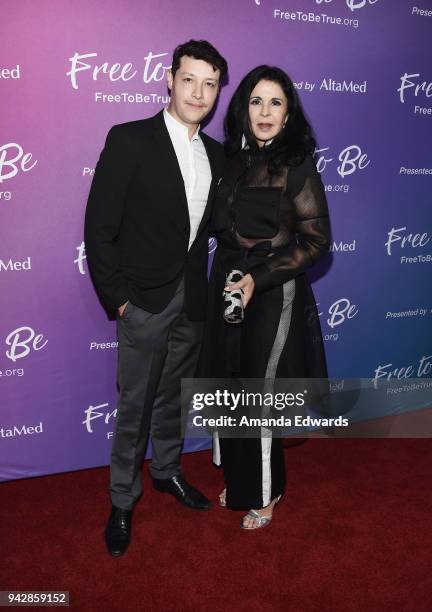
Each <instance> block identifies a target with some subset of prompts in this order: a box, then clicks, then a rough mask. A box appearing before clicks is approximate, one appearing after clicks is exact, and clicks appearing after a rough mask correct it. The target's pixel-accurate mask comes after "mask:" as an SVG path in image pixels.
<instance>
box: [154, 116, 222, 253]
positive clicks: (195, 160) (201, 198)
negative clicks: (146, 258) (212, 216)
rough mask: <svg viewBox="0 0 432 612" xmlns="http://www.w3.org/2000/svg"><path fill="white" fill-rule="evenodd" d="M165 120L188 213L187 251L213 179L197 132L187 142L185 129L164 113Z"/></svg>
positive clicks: (200, 217) (193, 237)
mask: <svg viewBox="0 0 432 612" xmlns="http://www.w3.org/2000/svg"><path fill="white" fill-rule="evenodd" d="M163 114H164V120H165V125H166V126H167V129H168V132H169V135H170V138H171V142H172V144H173V147H174V150H175V153H176V156H177V161H178V164H179V166H180V170H181V173H182V177H183V181H184V186H185V192H186V198H187V204H188V209H189V221H190V236H189V247H188V248H189V249H190V247H191V245H192V243H193V241H194V240H195V238H196V235H197V232H198V227H199V224H200V223H201V219H202V216H203V214H204V209H205V207H206V204H207V198H208V194H209V190H210V183H211V179H212V175H211V169H210V164H209V161H208V157H207V153H206V150H205V147H204V143H203V141H202V140H201V137H200V136H199V134H198V132H199V126H198V128H197V131H196V132H195V134H194V135H193V136H192V139H189V133H188V128H187V127H186V126H185V125H183V124H181V123H179V122H178V121H177V119H174V117H173V116H172V115H170V114H169V112H168V111H167V109H165V110H164V113H163Z"/></svg>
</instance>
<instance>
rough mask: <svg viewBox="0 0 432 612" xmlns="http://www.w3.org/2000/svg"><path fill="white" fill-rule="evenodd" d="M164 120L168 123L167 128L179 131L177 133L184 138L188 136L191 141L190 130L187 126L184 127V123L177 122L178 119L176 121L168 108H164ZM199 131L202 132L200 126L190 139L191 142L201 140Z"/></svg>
mask: <svg viewBox="0 0 432 612" xmlns="http://www.w3.org/2000/svg"><path fill="white" fill-rule="evenodd" d="M164 119H165V123H166V126H167V127H169V128H170V129H172V130H175V131H177V133H178V134H181V135H182V136H186V138H187V139H188V140H189V130H188V128H187V127H186V126H185V125H183V124H182V123H180V121H177V119H175V118H174V117H173V116H172V115H171V114H170V113H169V112H168V109H167V108H164ZM199 131H200V126H198V127H197V129H196V132H195V134H194V135H193V136H192V138H191V139H190V141H191V142H193V141H194V140H198V139H199Z"/></svg>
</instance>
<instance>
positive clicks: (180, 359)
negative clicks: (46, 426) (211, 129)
mask: <svg viewBox="0 0 432 612" xmlns="http://www.w3.org/2000/svg"><path fill="white" fill-rule="evenodd" d="M226 71H227V64H226V61H225V60H224V58H223V57H222V56H221V55H220V54H219V53H218V51H217V50H216V49H215V48H214V47H213V46H212V45H211V44H210V43H208V42H207V41H189V42H187V43H185V44H183V45H180V46H178V47H177V48H176V50H175V51H174V56H173V62H172V67H171V70H170V71H168V74H167V78H168V88H169V89H170V92H171V101H170V104H169V106H168V108H167V109H165V110H163V111H161V112H160V113H158V114H157V115H156V116H154V117H152V118H150V119H144V120H141V121H133V122H130V123H124V124H122V125H116V126H114V127H113V128H111V130H110V131H109V133H108V137H107V140H106V144H105V148H104V149H103V151H102V153H101V156H100V159H99V162H98V164H97V167H96V172H95V175H94V178H93V183H92V186H91V190H90V195H89V200H88V204H87V211H86V219H85V244H86V254H87V262H88V265H89V268H90V272H91V275H92V278H93V281H94V284H95V286H96V289H97V291H98V294H99V296H100V298H101V300H102V302H103V304H104V305H105V307H106V308H107V309H108V310H113V311H116V314H117V332H118V343H119V362H118V383H119V388H120V397H119V404H118V410H117V419H116V429H115V434H114V440H113V447H112V454H111V469H110V491H111V500H112V511H111V515H110V518H109V521H108V525H107V528H106V530H105V540H106V544H107V547H108V550H109V552H110V553H111V554H112V555H114V556H118V555H120V554H122V553H123V552H125V550H126V548H127V547H128V545H129V541H130V533H131V519H132V509H133V507H134V505H135V503H136V502H137V500H138V499H139V497H140V496H141V494H142V485H141V466H142V462H143V459H144V455H145V451H146V447H147V442H148V438H149V434H150V435H151V439H152V449H153V454H152V463H151V466H150V472H151V475H152V477H153V483H154V488H155V489H156V490H158V491H162V492H168V493H171V494H172V495H174V496H175V497H176V499H178V501H180V502H181V503H182V504H184V505H186V506H188V507H190V508H193V509H196V510H207V509H208V508H209V507H210V505H211V504H210V501H209V500H208V499H207V498H206V497H205V496H204V495H203V494H202V493H200V492H199V491H198V490H197V489H195V488H194V487H192V486H191V485H190V484H188V483H187V482H186V480H185V479H184V478H183V477H182V475H181V469H180V453H181V449H182V439H181V434H180V421H181V418H180V385H181V378H186V377H193V376H194V374H195V369H196V363H197V359H198V354H199V348H200V344H201V338H202V327H203V320H204V317H205V311H206V301H207V256H208V221H209V217H210V212H211V204H212V198H213V194H214V191H215V188H216V186H217V182H218V179H219V177H220V175H221V173H222V167H223V162H224V156H223V149H222V146H221V145H220V144H219V143H218V142H216V141H215V140H213V139H212V138H210V137H209V136H207V135H206V134H204V133H202V132H200V131H199V127H200V123H201V121H202V120H203V119H204V118H205V117H206V115H208V113H209V112H210V111H211V110H212V108H213V106H214V103H215V102H216V98H217V95H218V92H219V87H220V83H221V80H222V79H223V78H224V76H225V74H226Z"/></svg>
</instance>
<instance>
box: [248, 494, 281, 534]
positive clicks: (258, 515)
mask: <svg viewBox="0 0 432 612" xmlns="http://www.w3.org/2000/svg"><path fill="white" fill-rule="evenodd" d="M281 497H282V496H281V495H279V497H275V498H274V499H273V500H272V502H271V503H270V504H269V505H268V506H266V507H265V508H259V509H258V510H249V512H248V513H247V514H246V515H245V516H244V517H243V520H242V525H241V526H242V527H243V529H259V528H260V527H264V526H265V525H268V524H269V523H270V521H271V520H272V517H273V509H274V507H275V506H276V504H277V503H278V501H279V500H280V498H281Z"/></svg>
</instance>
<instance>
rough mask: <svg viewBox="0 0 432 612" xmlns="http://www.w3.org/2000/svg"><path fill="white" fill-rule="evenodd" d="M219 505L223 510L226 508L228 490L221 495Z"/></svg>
mask: <svg viewBox="0 0 432 612" xmlns="http://www.w3.org/2000/svg"><path fill="white" fill-rule="evenodd" d="M219 505H220V506H222V508H226V489H224V490H223V491H222V493H220V494H219Z"/></svg>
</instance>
